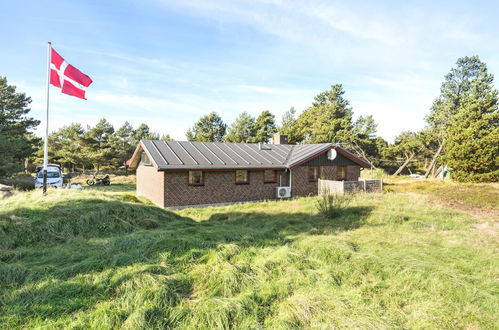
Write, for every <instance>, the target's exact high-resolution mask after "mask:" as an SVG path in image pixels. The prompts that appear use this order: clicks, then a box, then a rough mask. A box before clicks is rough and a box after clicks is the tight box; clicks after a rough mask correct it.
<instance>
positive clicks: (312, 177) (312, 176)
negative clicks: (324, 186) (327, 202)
mask: <svg viewBox="0 0 499 330" xmlns="http://www.w3.org/2000/svg"><path fill="white" fill-rule="evenodd" d="M319 172H320V168H319V166H309V167H308V181H309V182H315V181H317V179H318V178H319Z"/></svg>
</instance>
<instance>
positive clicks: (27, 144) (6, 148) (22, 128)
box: [0, 77, 40, 176]
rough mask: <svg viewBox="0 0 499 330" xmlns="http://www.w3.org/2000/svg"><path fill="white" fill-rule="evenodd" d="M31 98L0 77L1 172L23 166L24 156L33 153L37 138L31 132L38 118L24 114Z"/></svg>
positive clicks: (28, 110)
mask: <svg viewBox="0 0 499 330" xmlns="http://www.w3.org/2000/svg"><path fill="white" fill-rule="evenodd" d="M30 103H31V98H30V97H27V96H26V94H24V93H18V92H16V87H15V86H11V85H8V84H7V78H5V77H0V176H6V175H10V174H12V173H15V172H18V171H20V170H21V169H22V167H23V163H24V160H25V159H26V158H28V157H30V156H31V155H33V154H34V152H35V150H36V145H37V140H38V139H37V138H35V137H34V136H33V134H32V133H31V132H30V130H31V129H33V128H35V127H36V126H38V124H40V121H38V120H35V119H33V118H30V117H27V116H26V115H27V114H28V113H29V112H30V110H31V109H30V108H29V104H30Z"/></svg>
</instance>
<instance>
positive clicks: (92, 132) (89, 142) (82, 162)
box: [34, 118, 171, 172]
mask: <svg viewBox="0 0 499 330" xmlns="http://www.w3.org/2000/svg"><path fill="white" fill-rule="evenodd" d="M160 139H161V140H165V141H169V140H171V138H170V136H169V135H163V136H160V135H159V134H158V133H155V132H151V130H150V128H149V127H148V126H147V125H146V124H140V125H139V126H138V127H137V128H133V126H132V125H131V124H130V123H129V122H125V123H124V124H123V125H122V126H120V127H119V128H118V129H116V130H115V129H114V127H113V125H111V123H109V122H108V121H107V120H106V119H104V118H103V119H101V120H100V121H99V122H98V123H97V124H96V125H95V126H87V127H86V128H83V126H82V125H81V124H78V123H73V124H71V125H69V126H64V127H62V128H60V129H58V130H57V131H54V132H52V133H50V135H49V159H50V162H52V163H57V164H61V165H62V166H63V167H64V168H66V169H67V170H68V171H70V172H74V171H85V170H89V169H95V170H97V171H99V170H100V169H117V168H119V167H121V166H123V165H124V163H125V161H127V160H128V159H129V158H130V157H131V156H132V154H133V152H134V150H135V148H136V147H137V145H138V143H139V141H140V140H160ZM42 160H43V146H42V145H41V144H40V146H39V148H38V151H37V153H36V155H35V159H34V161H35V162H36V163H42Z"/></svg>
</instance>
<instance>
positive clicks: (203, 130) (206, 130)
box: [186, 112, 227, 142]
mask: <svg viewBox="0 0 499 330" xmlns="http://www.w3.org/2000/svg"><path fill="white" fill-rule="evenodd" d="M226 130H227V125H226V124H225V123H224V122H223V120H222V118H221V117H220V116H219V115H218V114H217V113H216V112H212V113H210V114H208V115H206V116H202V117H201V118H200V119H199V120H198V121H197V122H196V123H195V124H194V126H193V127H192V128H190V129H189V130H188V131H187V133H186V136H187V140H189V141H203V142H222V141H223V140H224V137H225V131H226Z"/></svg>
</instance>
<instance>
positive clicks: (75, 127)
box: [49, 124, 85, 172]
mask: <svg viewBox="0 0 499 330" xmlns="http://www.w3.org/2000/svg"><path fill="white" fill-rule="evenodd" d="M84 133H85V131H84V129H83V127H82V126H81V125H80V124H71V125H69V126H64V127H62V128H61V129H59V130H57V131H55V132H53V133H51V134H50V136H49V146H50V148H49V149H50V150H52V151H51V158H50V159H51V161H52V162H56V163H60V164H62V165H63V166H65V167H66V168H68V169H69V170H71V171H72V172H74V171H75V167H76V166H78V165H80V166H81V165H82V163H83V162H84V161H85V160H84V156H83V154H82V151H83V148H84V141H83V136H84Z"/></svg>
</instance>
